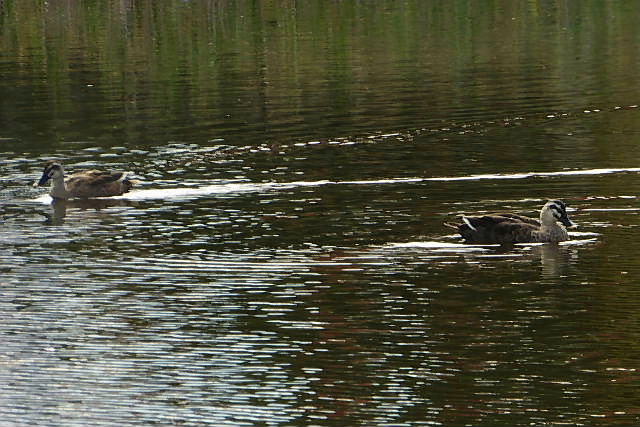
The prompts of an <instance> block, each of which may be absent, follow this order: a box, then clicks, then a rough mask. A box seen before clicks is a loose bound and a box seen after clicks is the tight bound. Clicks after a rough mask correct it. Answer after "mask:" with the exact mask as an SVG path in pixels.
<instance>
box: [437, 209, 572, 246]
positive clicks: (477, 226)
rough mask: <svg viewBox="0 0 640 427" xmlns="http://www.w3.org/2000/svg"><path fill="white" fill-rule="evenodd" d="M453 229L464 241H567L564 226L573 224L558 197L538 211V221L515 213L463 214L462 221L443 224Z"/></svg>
mask: <svg viewBox="0 0 640 427" xmlns="http://www.w3.org/2000/svg"><path fill="white" fill-rule="evenodd" d="M445 225H446V226H447V227H450V228H453V229H456V230H457V231H458V232H459V233H460V235H461V236H462V238H463V239H464V240H465V243H472V244H480V245H486V244H501V245H510V244H514V243H536V242H563V241H565V240H569V234H568V233H567V230H566V228H565V227H564V226H566V227H575V226H576V225H575V224H574V223H573V222H572V221H571V220H570V219H569V215H567V207H566V205H565V204H564V202H562V201H561V200H549V201H548V202H547V203H545V205H544V206H543V207H542V209H541V210H540V220H537V219H533V218H529V217H526V216H520V215H516V214H509V213H504V214H493V215H484V216H464V215H463V216H462V223H460V224H450V223H445Z"/></svg>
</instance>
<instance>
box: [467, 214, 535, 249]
mask: <svg viewBox="0 0 640 427" xmlns="http://www.w3.org/2000/svg"><path fill="white" fill-rule="evenodd" d="M539 228H540V222H539V221H537V220H535V219H533V218H529V217H523V216H520V215H515V214H498V215H484V216H471V217H467V216H465V217H464V222H463V223H462V224H460V225H459V226H458V231H459V232H460V235H461V236H462V237H463V238H464V239H465V242H466V243H472V244H484V245H486V244H501V245H505V244H513V243H530V242H537V241H538V231H539Z"/></svg>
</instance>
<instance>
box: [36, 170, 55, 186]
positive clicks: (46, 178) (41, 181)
mask: <svg viewBox="0 0 640 427" xmlns="http://www.w3.org/2000/svg"><path fill="white" fill-rule="evenodd" d="M50 178H51V177H50V176H49V175H47V174H46V173H43V174H42V176H41V177H40V179H39V180H38V181H36V182H34V183H33V186H34V187H40V186H42V185H45V184H46V183H47V182H48V181H49V179H50Z"/></svg>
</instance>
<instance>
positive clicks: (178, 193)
mask: <svg viewBox="0 0 640 427" xmlns="http://www.w3.org/2000/svg"><path fill="white" fill-rule="evenodd" d="M624 172H640V168H617V169H605V168H601V169H582V170H570V171H558V172H526V173H514V174H481V175H467V176H453V177H446V176H445V177H429V178H385V179H372V180H353V181H329V180H320V181H293V182H284V183H277V182H265V183H244V182H242V183H219V184H210V185H204V186H191V187H177V188H155V189H134V190H132V191H130V192H129V193H126V194H123V195H122V196H115V197H109V199H126V200H153V199H180V198H194V197H202V196H208V195H221V194H233V193H252V192H263V191H272V190H276V191H277V190H284V189H292V188H298V187H319V186H323V185H389V184H408V183H421V182H430V181H439V182H446V181H478V180H486V179H525V178H532V177H553V176H575V175H605V174H612V173H624ZM33 201H34V202H39V203H51V197H49V195H42V196H39V197H37V198H36V199H34V200H33Z"/></svg>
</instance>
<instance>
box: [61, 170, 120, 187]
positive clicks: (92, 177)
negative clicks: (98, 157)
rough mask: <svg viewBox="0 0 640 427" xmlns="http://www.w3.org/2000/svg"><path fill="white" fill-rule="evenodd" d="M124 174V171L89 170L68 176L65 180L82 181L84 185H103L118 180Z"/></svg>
mask: <svg viewBox="0 0 640 427" xmlns="http://www.w3.org/2000/svg"><path fill="white" fill-rule="evenodd" d="M124 176H125V173H124V172H106V171H98V170H90V171H86V172H82V173H78V174H75V175H72V176H70V177H69V179H68V181H67V182H68V183H73V182H82V183H83V184H84V185H105V184H108V183H110V182H115V181H118V180H120V179H122V178H123V177H124Z"/></svg>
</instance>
